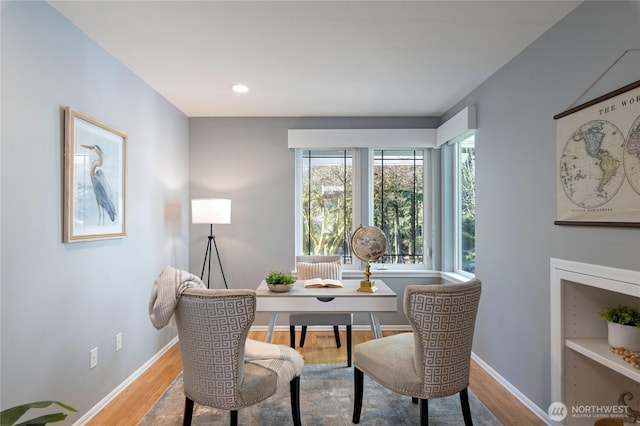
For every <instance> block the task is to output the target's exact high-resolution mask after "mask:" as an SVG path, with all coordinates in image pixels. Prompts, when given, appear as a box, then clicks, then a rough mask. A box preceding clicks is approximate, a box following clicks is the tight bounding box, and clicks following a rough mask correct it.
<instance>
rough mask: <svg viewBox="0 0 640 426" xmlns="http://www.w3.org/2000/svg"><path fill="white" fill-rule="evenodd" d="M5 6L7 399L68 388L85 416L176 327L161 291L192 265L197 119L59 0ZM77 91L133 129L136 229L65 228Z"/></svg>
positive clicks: (115, 122) (49, 395) (131, 187)
mask: <svg viewBox="0 0 640 426" xmlns="http://www.w3.org/2000/svg"><path fill="white" fill-rule="evenodd" d="M1 10H2V13H1V18H2V40H1V41H2V68H1V71H2V74H1V78H2V80H1V83H2V86H1V88H2V93H1V95H2V98H1V99H2V111H1V120H2V131H1V138H2V145H1V149H2V156H1V159H2V163H1V171H2V182H1V193H0V194H1V196H2V202H1V216H0V217H1V233H2V241H1V250H2V251H1V253H2V258H1V279H2V281H1V309H2V312H1V327H2V329H1V333H2V334H1V339H2V341H1V343H2V346H1V356H2V363H1V364H2V366H1V377H2V385H1V386H2V388H1V397H2V400H1V404H0V405H1V406H2V407H3V408H7V407H9V406H13V405H17V404H21V403H25V402H31V401H37V400H48V399H57V400H61V401H64V402H66V403H68V404H70V405H72V406H74V407H75V408H77V409H78V410H79V411H80V413H79V414H74V415H72V416H70V417H69V419H70V420H75V419H77V418H79V416H80V415H81V414H83V413H84V412H86V411H87V410H88V409H90V408H91V407H93V406H94V405H95V404H96V403H97V402H98V401H100V400H101V399H102V398H103V397H105V395H107V394H108V393H109V392H110V391H112V390H113V389H114V388H115V387H116V386H118V385H119V384H120V383H122V382H123V381H124V380H125V379H126V378H127V377H129V376H130V375H131V374H132V373H133V372H134V371H136V370H137V369H138V368H139V367H140V366H142V365H143V364H144V363H145V362H146V361H148V360H149V359H150V358H151V357H152V356H153V355H154V354H156V353H157V352H158V351H159V350H160V349H161V348H162V347H164V346H165V345H166V344H167V343H168V342H169V341H170V340H171V339H172V338H173V337H175V335H176V333H175V330H173V329H171V328H167V329H166V330H163V331H161V332H158V331H156V330H155V329H154V328H153V326H152V325H151V323H150V321H149V318H148V301H149V293H150V290H151V285H152V283H153V280H154V279H155V277H156V276H157V274H158V273H159V272H160V270H161V269H162V267H163V266H164V265H165V264H172V265H175V266H178V267H182V268H186V267H187V253H188V246H187V232H188V229H187V220H188V212H189V209H188V182H187V181H188V170H187V167H188V137H189V135H188V120H187V118H186V117H185V116H184V115H183V114H182V113H181V112H180V111H178V110H177V109H176V108H175V107H173V106H172V105H171V104H169V103H168V102H167V101H166V100H165V99H163V98H162V97H160V96H159V95H158V94H157V93H156V92H154V91H153V90H152V89H151V88H150V87H148V86H147V85H146V84H145V83H143V82H142V81H141V80H140V79H138V78H137V77H136V76H134V75H133V74H132V73H131V72H130V71H129V70H128V69H126V68H125V67H123V66H122V65H121V64H120V63H118V62H117V61H115V60H114V59H113V58H112V57H111V56H110V55H108V54H107V53H106V52H105V51H104V50H102V49H101V48H100V47H98V46H97V45H96V44H95V43H94V42H93V41H91V40H90V39H89V38H88V37H86V36H85V35H84V34H83V33H82V32H80V31H79V30H78V29H77V28H76V27H74V26H73V25H72V24H71V23H69V22H68V21H67V20H66V19H65V18H63V17H62V16H61V15H60V14H59V13H58V12H57V11H55V10H54V9H53V8H51V7H50V6H49V5H48V4H46V3H43V2H6V1H3V2H2V9H1ZM66 105H69V106H71V107H73V108H75V109H77V110H78V111H80V112H82V113H85V114H87V115H90V116H92V117H94V118H95V119H97V120H99V121H101V122H103V123H105V124H108V125H110V126H112V127H114V128H116V129H118V130H120V131H122V132H124V133H126V134H127V135H128V137H129V145H128V152H127V155H128V160H129V162H128V170H127V178H128V218H127V219H128V236H127V237H126V238H123V239H117V240H108V241H97V242H82V243H74V244H63V243H62V242H61V241H62V237H61V235H62V232H61V224H62V149H63V143H62V140H63V113H62V108H63V106H66ZM173 203H176V204H178V205H179V206H180V207H179V208H180V210H181V218H180V219H179V220H178V221H177V222H170V221H167V220H166V219H165V216H164V211H165V206H166V205H167V204H173ZM118 332H122V333H123V337H124V347H123V349H122V351H119V352H115V335H116V333H118ZM96 346H97V347H98V348H99V364H98V366H97V367H96V368H94V369H89V351H90V350H91V348H93V347H96Z"/></svg>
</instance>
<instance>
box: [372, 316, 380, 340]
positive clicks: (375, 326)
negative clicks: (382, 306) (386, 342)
mask: <svg viewBox="0 0 640 426" xmlns="http://www.w3.org/2000/svg"><path fill="white" fill-rule="evenodd" d="M369 318H370V319H371V335H372V336H373V338H374V339H379V338H381V337H382V329H381V328H380V319H379V318H378V313H377V312H369Z"/></svg>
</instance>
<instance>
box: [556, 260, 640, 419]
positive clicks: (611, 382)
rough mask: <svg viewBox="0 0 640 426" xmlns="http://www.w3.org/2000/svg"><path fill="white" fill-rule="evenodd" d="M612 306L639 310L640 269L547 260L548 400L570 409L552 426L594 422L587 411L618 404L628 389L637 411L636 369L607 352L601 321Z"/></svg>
mask: <svg viewBox="0 0 640 426" xmlns="http://www.w3.org/2000/svg"><path fill="white" fill-rule="evenodd" d="M610 305H635V306H640V271H632V270H625V269H616V268H611V267H607V266H600V265H592V264H586V263H579V262H572V261H567V260H561V259H551V402H552V403H553V402H562V403H564V404H565V405H566V407H567V409H568V416H567V417H566V418H565V419H564V421H563V422H558V423H556V424H566V425H583V424H593V423H594V422H595V421H596V420H598V419H599V418H602V417H601V414H597V415H595V416H591V415H590V414H588V413H585V412H584V410H585V409H586V408H585V407H593V406H596V407H610V406H618V405H619V404H618V397H619V396H620V395H621V394H622V393H623V392H626V391H629V392H631V393H633V396H634V398H633V400H631V401H630V403H629V405H630V406H631V407H632V408H633V409H635V410H640V370H638V369H636V368H633V367H632V366H631V365H630V364H628V363H626V362H624V360H623V359H622V357H620V356H619V355H615V354H614V353H612V352H611V351H610V348H609V344H608V343H607V323H606V322H605V321H603V320H601V319H600V315H599V311H600V310H601V309H602V308H604V307H606V306H610ZM574 414H575V415H574ZM598 416H600V417H598Z"/></svg>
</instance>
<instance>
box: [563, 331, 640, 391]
mask: <svg viewBox="0 0 640 426" xmlns="http://www.w3.org/2000/svg"><path fill="white" fill-rule="evenodd" d="M564 344H565V346H566V347H567V348H569V349H572V350H574V351H576V352H578V353H581V354H582V355H584V356H586V357H587V358H590V359H592V360H594V361H595V362H597V363H600V364H602V365H604V366H605V367H608V368H610V369H612V370H614V371H617V372H618V373H620V374H622V375H623V376H625V377H628V378H630V379H631V380H634V381H636V382H640V369H637V368H634V367H633V366H631V365H630V364H629V363H627V362H625V361H624V360H623V359H622V357H621V356H620V355H616V354H614V353H613V352H611V350H610V346H609V343H607V339H566V340H565V342H564Z"/></svg>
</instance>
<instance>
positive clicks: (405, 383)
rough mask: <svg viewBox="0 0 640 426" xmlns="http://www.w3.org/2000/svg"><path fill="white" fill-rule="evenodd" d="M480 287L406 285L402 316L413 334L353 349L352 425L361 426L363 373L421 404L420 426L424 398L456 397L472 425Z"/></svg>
mask: <svg viewBox="0 0 640 426" xmlns="http://www.w3.org/2000/svg"><path fill="white" fill-rule="evenodd" d="M480 293H481V283H480V281H479V280H477V279H473V280H471V281H468V282H466V283H462V284H438V285H410V286H407V287H406V288H405V291H404V300H403V303H404V312H405V315H406V317H407V319H408V320H409V324H410V325H411V328H412V329H413V332H412V333H401V334H396V335H393V336H387V337H383V338H381V339H376V340H370V341H368V342H364V343H360V344H358V345H356V346H355V348H354V353H353V364H354V369H353V370H354V382H355V386H354V388H355V391H354V395H355V396H354V404H353V419H352V420H353V423H359V422H360V413H361V411H362V394H363V390H364V388H363V384H364V374H366V375H367V376H369V377H371V378H372V379H373V380H375V381H376V382H378V383H380V384H381V385H382V386H384V387H386V388H388V389H391V390H392V391H395V392H397V393H400V394H402V395H407V396H410V397H412V400H413V402H414V403H417V402H418V399H420V424H421V425H428V424H429V419H428V413H429V408H428V407H429V406H428V403H429V399H431V398H442V397H446V396H450V395H454V394H456V393H459V394H460V403H461V406H462V415H463V418H464V423H465V425H467V426H468V425H471V424H472V421H471V410H470V408H469V396H468V392H467V386H469V372H470V368H471V366H470V364H471V344H472V342H473V331H474V328H475V322H476V314H477V311H478V303H479V301H480Z"/></svg>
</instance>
